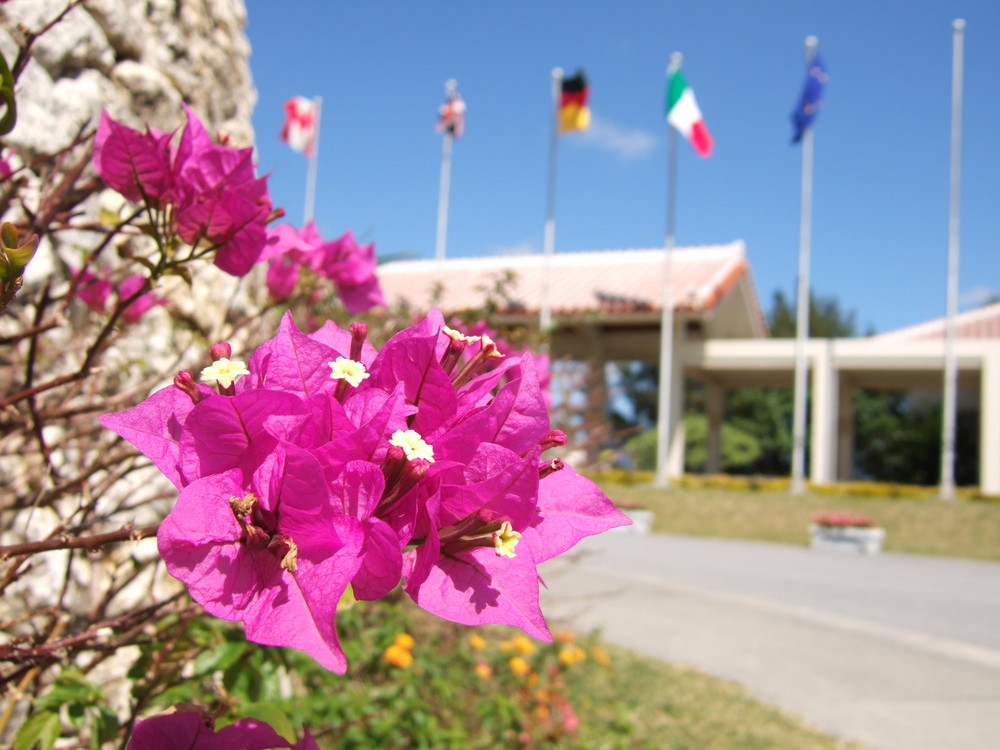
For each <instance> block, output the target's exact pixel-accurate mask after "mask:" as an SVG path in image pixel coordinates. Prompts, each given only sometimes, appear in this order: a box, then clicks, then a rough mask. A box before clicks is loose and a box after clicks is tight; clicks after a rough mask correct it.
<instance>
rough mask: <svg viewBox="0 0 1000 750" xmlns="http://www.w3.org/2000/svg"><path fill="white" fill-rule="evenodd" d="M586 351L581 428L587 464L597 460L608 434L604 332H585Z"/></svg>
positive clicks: (591, 328) (592, 328) (588, 328)
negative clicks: (585, 436) (583, 435)
mask: <svg viewBox="0 0 1000 750" xmlns="http://www.w3.org/2000/svg"><path fill="white" fill-rule="evenodd" d="M584 336H585V339H586V347H587V370H588V372H587V404H586V406H585V407H584V415H583V418H584V424H585V426H586V431H587V441H586V445H585V447H584V449H585V450H586V453H587V463H589V464H594V463H596V462H597V460H598V456H599V455H600V452H601V446H602V445H604V443H605V441H606V440H607V437H608V434H609V432H610V427H609V425H608V417H607V403H608V388H607V382H606V373H605V367H606V365H607V362H608V360H607V356H606V353H605V348H604V337H603V331H602V330H601V329H600V328H598V327H597V326H588V327H587V328H586V330H585V332H584Z"/></svg>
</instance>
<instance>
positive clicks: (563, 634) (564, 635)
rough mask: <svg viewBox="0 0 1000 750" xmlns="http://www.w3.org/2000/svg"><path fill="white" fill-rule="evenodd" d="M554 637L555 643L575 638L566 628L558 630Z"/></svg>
mask: <svg viewBox="0 0 1000 750" xmlns="http://www.w3.org/2000/svg"><path fill="white" fill-rule="evenodd" d="M555 639H556V642H557V643H572V642H573V641H575V640H576V634H574V633H571V632H570V631H568V630H560V631H559V632H558V633H556V634H555Z"/></svg>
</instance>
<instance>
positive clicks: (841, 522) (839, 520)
mask: <svg viewBox="0 0 1000 750" xmlns="http://www.w3.org/2000/svg"><path fill="white" fill-rule="evenodd" d="M813 523H814V524H816V525H817V526H861V527H865V528H867V527H869V526H874V525H875V523H874V521H872V519H870V518H869V517H868V516H861V515H853V514H850V513H818V514H817V515H816V516H815V517H814V518H813Z"/></svg>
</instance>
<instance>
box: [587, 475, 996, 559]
mask: <svg viewBox="0 0 1000 750" xmlns="http://www.w3.org/2000/svg"><path fill="white" fill-rule="evenodd" d="M599 483H600V484H601V488H602V489H603V490H604V491H605V492H606V493H607V494H608V495H609V496H610V497H611V498H613V499H614V500H615V502H617V503H619V504H622V505H625V506H630V505H631V506H641V507H646V508H649V509H650V510H652V511H653V512H654V522H653V530H654V531H657V532H662V533H671V534H689V535H692V536H711V537H720V538H724V539H747V540H753V541H765V542H784V543H788V544H803V545H804V544H807V543H808V527H809V524H810V522H811V521H812V519H813V517H814V516H816V515H817V514H818V513H823V512H837V513H852V514H861V515H865V516H868V517H869V518H871V519H872V520H873V521H874V522H875V523H876V525H878V526H881V527H882V528H884V529H885V530H886V538H885V544H884V549H885V551H887V552H905V553H910V554H920V555H942V556H948V557H964V558H970V559H977V560H994V561H1000V501H997V500H988V499H982V498H974V497H960V498H959V499H956V500H953V501H948V502H944V501H941V500H938V499H936V498H935V497H933V496H930V495H927V496H898V495H897V496H892V495H890V494H888V493H885V492H884V491H883V494H881V495H879V496H874V495H868V496H866V495H864V494H860V492H859V490H858V488H856V487H851V488H847V489H849V493H848V492H846V491H845V492H844V494H836V491H834V490H828V489H824V490H823V491H822V492H818V491H815V490H810V491H809V492H807V493H806V494H805V495H802V496H792V495H791V494H790V493H789V492H788V490H787V489H770V488H768V489H746V488H744V489H731V488H717V487H711V486H697V487H695V486H690V487H688V486H674V487H671V488H670V489H669V490H658V489H655V488H653V487H651V486H650V485H648V484H640V483H635V484H628V483H623V482H620V481H619V482H611V481H603V480H600V479H599ZM876 491H878V488H873V489H872V492H876Z"/></svg>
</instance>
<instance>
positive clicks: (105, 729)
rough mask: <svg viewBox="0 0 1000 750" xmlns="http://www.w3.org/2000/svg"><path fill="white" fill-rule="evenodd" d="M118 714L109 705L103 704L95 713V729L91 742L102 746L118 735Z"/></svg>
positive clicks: (95, 746) (96, 746)
mask: <svg viewBox="0 0 1000 750" xmlns="http://www.w3.org/2000/svg"><path fill="white" fill-rule="evenodd" d="M118 726H119V724H118V716H117V715H116V714H115V712H114V711H112V710H111V709H110V708H108V707H107V706H101V707H100V708H98V709H97V713H96V714H95V715H94V731H93V733H92V735H91V739H90V741H91V744H92V745H93V747H94V748H100V747H101V745H103V744H104V743H105V742H111V741H112V740H113V739H115V737H116V736H117V735H118Z"/></svg>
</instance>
